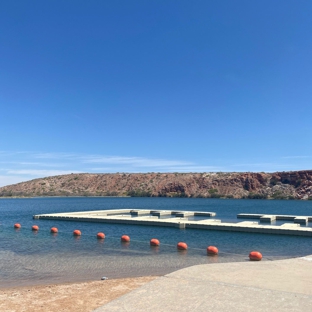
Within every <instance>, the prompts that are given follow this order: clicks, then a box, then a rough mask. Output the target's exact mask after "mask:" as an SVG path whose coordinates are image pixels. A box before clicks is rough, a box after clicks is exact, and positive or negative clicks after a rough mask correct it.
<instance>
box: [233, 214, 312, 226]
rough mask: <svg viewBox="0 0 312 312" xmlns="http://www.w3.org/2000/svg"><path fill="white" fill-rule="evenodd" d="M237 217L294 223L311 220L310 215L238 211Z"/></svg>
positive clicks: (304, 222) (305, 222)
mask: <svg viewBox="0 0 312 312" xmlns="http://www.w3.org/2000/svg"><path fill="white" fill-rule="evenodd" d="M237 218H238V219H259V220H260V222H269V223H271V222H272V221H275V220H284V221H293V222H294V223H299V224H307V223H308V222H312V216H294V215H274V214H270V215H269V214H260V213H239V214H238V215H237Z"/></svg>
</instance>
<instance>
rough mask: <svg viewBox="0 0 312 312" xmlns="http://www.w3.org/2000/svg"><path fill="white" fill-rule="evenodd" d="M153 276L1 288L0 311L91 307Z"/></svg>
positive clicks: (67, 309) (83, 308) (145, 281)
mask: <svg viewBox="0 0 312 312" xmlns="http://www.w3.org/2000/svg"><path fill="white" fill-rule="evenodd" d="M155 278H157V276H144V277H135V278H122V279H112V280H104V281H92V282H82V283H66V284H53V285H44V286H29V287H27V286H26V287H14V288H3V289H0V311H5V312H13V311H18V312H28V311H29V312H30V311H45V312H48V311H68V312H70V311H76V312H78V311H81V312H87V311H92V310H94V309H96V308H97V307H99V306H101V305H103V304H106V303H108V302H110V301H111V300H114V299H116V298H118V297H120V296H122V295H124V294H126V293H128V292H130V291H132V290H134V289H136V288H138V287H140V286H142V285H144V284H146V283H148V282H150V281H152V280H154V279H155Z"/></svg>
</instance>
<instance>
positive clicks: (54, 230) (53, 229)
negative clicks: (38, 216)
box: [50, 227, 58, 233]
mask: <svg viewBox="0 0 312 312" xmlns="http://www.w3.org/2000/svg"><path fill="white" fill-rule="evenodd" d="M50 232H51V233H57V232H58V229H57V228H56V227H51V230H50Z"/></svg>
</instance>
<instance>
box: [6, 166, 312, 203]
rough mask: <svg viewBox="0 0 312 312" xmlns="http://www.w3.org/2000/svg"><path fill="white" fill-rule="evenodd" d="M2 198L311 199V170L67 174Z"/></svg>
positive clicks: (22, 187)
mask: <svg viewBox="0 0 312 312" xmlns="http://www.w3.org/2000/svg"><path fill="white" fill-rule="evenodd" d="M0 196H1V197H23V196H25V197H29V196H163V197H212V198H220V197H221V198H251V199H257V198H259V199H262V198H263V199H264V198H268V199H270V198H271V199H312V170H306V171H293V172H276V173H138V174H128V173H115V174H90V173H82V174H69V175H60V176H53V177H47V178H42V179H35V180H31V181H28V182H23V183H18V184H14V185H9V186H5V187H1V188H0Z"/></svg>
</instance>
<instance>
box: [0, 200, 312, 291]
mask: <svg viewBox="0 0 312 312" xmlns="http://www.w3.org/2000/svg"><path fill="white" fill-rule="evenodd" d="M311 206H312V203H311V202H302V201H301V202H299V201H291V202H288V201H282V202H280V201H252V200H249V201H248V200H245V201H244V200H211V199H166V198H45V199H15V200H14V199H12V200H3V199H2V200H0V209H1V219H0V287H6V286H16V285H29V284H38V283H44V284H49V283H57V282H70V281H84V280H94V279H96V280H99V279H100V278H101V277H102V276H107V277H108V278H116V277H128V276H141V275H163V274H166V273H169V272H172V271H174V270H177V269H180V268H184V267H187V266H191V265H196V264H205V263H207V264H208V263H220V262H233V261H248V254H249V252H250V251H251V250H259V251H260V252H261V253H262V254H263V257H264V260H274V259H282V258H287V257H296V256H304V255H307V254H312V244H311V238H310V237H299V236H283V235H269V234H253V233H239V232H222V231H207V230H196V229H187V230H179V229H177V228H169V227H168V228H167V227H150V226H137V225H122V224H103V223H81V222H64V221H53V220H36V224H38V225H39V228H40V230H39V231H38V232H33V231H31V226H32V225H33V224H34V220H33V219H32V215H33V214H38V213H52V212H65V211H82V210H96V209H116V208H136V209H154V210H157V209H159V210H160V209H162V210H169V209H175V210H179V211H180V210H194V211H215V212H217V216H216V217H214V218H217V219H222V221H223V220H226V221H227V220H230V219H232V220H235V222H237V221H238V220H237V219H236V214H237V213H241V212H246V211H247V212H250V213H270V212H271V213H272V214H273V213H283V214H298V215H311V213H310V210H312V209H311V208H312V207H311ZM193 218H194V217H193ZM195 218H196V219H197V218H201V217H195ZM239 221H243V220H242V219H240V220H239ZM15 222H19V223H21V225H22V228H21V229H14V228H13V224H14V223H15ZM279 222H280V221H276V223H277V224H279ZM282 223H286V221H283V222H282ZM53 226H56V227H58V229H59V232H58V233H55V234H52V233H50V228H51V227H53ZM74 229H79V230H81V232H82V235H81V236H76V237H75V236H73V235H72V232H73V230H74ZM98 232H104V233H105V235H106V238H105V239H97V238H96V234H97V233H98ZM123 234H126V235H129V236H130V237H131V242H129V243H122V242H121V241H120V237H121V235H123ZM151 238H157V239H159V240H160V246H158V247H151V246H150V244H149V241H150V239H151ZM179 241H183V242H186V243H187V244H188V250H186V251H177V248H176V244H177V243H178V242H179ZM209 245H215V246H217V247H218V249H219V255H218V256H213V257H211V256H207V254H206V248H207V246H209Z"/></svg>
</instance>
